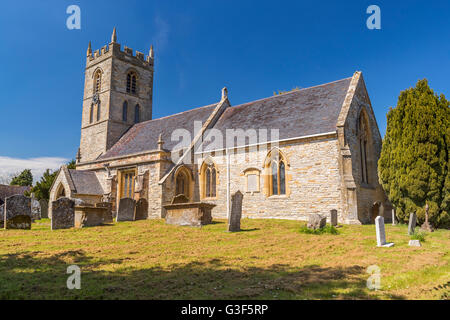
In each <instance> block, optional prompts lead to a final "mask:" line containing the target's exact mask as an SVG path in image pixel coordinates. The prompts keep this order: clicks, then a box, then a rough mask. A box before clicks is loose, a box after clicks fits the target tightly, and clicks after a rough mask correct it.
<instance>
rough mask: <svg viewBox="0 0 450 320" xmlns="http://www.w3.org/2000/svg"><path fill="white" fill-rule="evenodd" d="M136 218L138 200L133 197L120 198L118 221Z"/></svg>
mask: <svg viewBox="0 0 450 320" xmlns="http://www.w3.org/2000/svg"><path fill="white" fill-rule="evenodd" d="M135 219H136V201H135V200H134V199H131V198H122V199H120V201H119V210H117V218H116V221H134V220H135Z"/></svg>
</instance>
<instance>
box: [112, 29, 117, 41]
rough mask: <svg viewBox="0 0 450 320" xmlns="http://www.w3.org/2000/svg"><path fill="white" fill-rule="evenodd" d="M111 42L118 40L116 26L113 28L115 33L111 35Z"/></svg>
mask: <svg viewBox="0 0 450 320" xmlns="http://www.w3.org/2000/svg"><path fill="white" fill-rule="evenodd" d="M111 42H117V34H116V27H114V29H113V33H112V36H111Z"/></svg>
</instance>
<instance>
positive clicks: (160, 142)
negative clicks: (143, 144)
mask: <svg viewBox="0 0 450 320" xmlns="http://www.w3.org/2000/svg"><path fill="white" fill-rule="evenodd" d="M163 144H164V141H163V139H162V133H160V134H159V137H158V150H162V147H163Z"/></svg>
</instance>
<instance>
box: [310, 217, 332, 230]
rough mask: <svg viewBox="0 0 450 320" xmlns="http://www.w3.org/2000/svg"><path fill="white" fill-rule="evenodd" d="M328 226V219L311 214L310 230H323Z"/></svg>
mask: <svg viewBox="0 0 450 320" xmlns="http://www.w3.org/2000/svg"><path fill="white" fill-rule="evenodd" d="M326 225H327V217H322V216H321V215H320V214H317V213H314V214H311V215H310V216H309V218H308V223H307V225H306V226H307V227H308V228H309V229H313V230H317V229H322V228H324V227H325V226H326Z"/></svg>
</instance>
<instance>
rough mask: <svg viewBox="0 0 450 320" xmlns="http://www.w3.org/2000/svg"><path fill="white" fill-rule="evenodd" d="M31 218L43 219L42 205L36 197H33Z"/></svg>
mask: <svg viewBox="0 0 450 320" xmlns="http://www.w3.org/2000/svg"><path fill="white" fill-rule="evenodd" d="M31 218H32V220H33V221H34V220H41V205H40V203H39V201H37V200H36V198H34V197H31Z"/></svg>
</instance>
